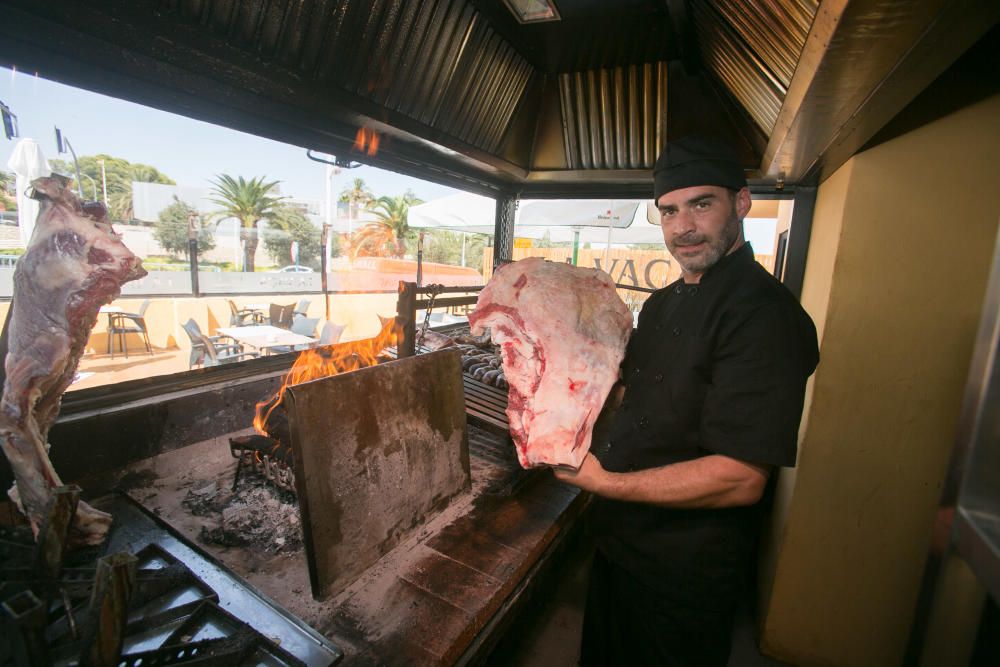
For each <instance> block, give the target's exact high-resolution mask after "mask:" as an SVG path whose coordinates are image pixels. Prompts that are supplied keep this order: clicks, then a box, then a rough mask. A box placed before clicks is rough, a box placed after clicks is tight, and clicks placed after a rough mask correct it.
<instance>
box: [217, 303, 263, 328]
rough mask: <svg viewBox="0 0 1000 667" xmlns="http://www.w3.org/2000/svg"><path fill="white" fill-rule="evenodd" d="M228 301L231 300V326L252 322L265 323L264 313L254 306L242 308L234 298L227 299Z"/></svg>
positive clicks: (241, 325) (245, 324)
mask: <svg viewBox="0 0 1000 667" xmlns="http://www.w3.org/2000/svg"><path fill="white" fill-rule="evenodd" d="M226 301H228V302H229V310H230V314H229V326H231V327H244V326H248V325H251V324H263V322H264V316H263V314H262V313H260V312H258V311H256V310H254V309H252V308H240V307H239V306H237V305H236V302H235V301H233V300H232V299H226Z"/></svg>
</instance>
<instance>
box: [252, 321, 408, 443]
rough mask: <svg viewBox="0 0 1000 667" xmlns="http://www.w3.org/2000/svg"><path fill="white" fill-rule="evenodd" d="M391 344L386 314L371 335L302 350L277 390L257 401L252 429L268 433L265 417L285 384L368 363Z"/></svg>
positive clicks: (392, 332)
mask: <svg viewBox="0 0 1000 667" xmlns="http://www.w3.org/2000/svg"><path fill="white" fill-rule="evenodd" d="M395 344H396V319H395V318H387V319H384V320H383V322H382V330H381V331H379V332H378V334H377V335H376V336H375V337H374V338H365V339H363V340H356V341H352V342H350V343H339V344H336V345H326V346H324V347H317V348H313V349H310V350H304V351H303V352H302V353H301V354H299V356H298V358H297V359H296V360H295V363H294V364H293V365H292V368H291V370H289V371H288V375H286V376H285V381H284V382H283V383H282V385H281V389H279V390H278V393H277V394H275V395H274V396H272V397H271V398H269V399H267V400H264V401H261V402H260V403H258V404H257V412H256V414H255V415H254V418H253V427H254V430H256V431H257V432H258V433H260V434H261V435H268V432H267V428H266V425H267V419H268V417H269V416H270V415H271V413H272V412H273V411H274V409H275V408H276V407H278V406H279V405H280V404H281V400H282V399H283V398H284V397H285V391H286V390H287V389H288V387H291V386H292V385H296V384H302V383H303V382H308V381H310V380H316V379H318V378H324V377H329V376H331V375H337V374H338V373H345V372H348V371H355V370H358V369H359V368H365V367H366V366H372V365H374V364H375V363H376V362H377V361H378V355H379V353H381V352H382V350H384V349H385V348H387V347H389V346H390V345H395ZM284 444H285V445H286V446H287V445H288V443H284Z"/></svg>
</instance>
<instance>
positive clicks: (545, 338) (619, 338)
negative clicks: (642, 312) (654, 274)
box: [469, 257, 632, 468]
mask: <svg viewBox="0 0 1000 667" xmlns="http://www.w3.org/2000/svg"><path fill="white" fill-rule="evenodd" d="M469 322H470V323H471V325H472V333H473V334H479V333H481V332H482V331H484V330H485V329H486V328H489V330H490V332H491V333H492V336H493V342H494V343H496V344H498V345H499V346H500V350H501V355H502V358H503V371H504V375H505V376H506V378H507V382H508V384H509V385H510V387H509V392H508V400H507V417H508V420H509V422H510V433H511V437H512V438H513V439H514V444H515V446H516V447H517V456H518V460H519V461H520V462H521V465H522V466H524V467H525V468H530V467H533V466H539V465H566V466H572V467H574V468H577V467H579V466H580V463H582V462H583V458H584V456H586V454H587V452H588V451H589V450H590V440H591V431H592V430H593V428H594V422H595V421H597V417H598V415H599V414H600V412H601V407H602V406H603V405H604V401H605V399H606V398H607V396H608V392H609V391H610V390H611V387H612V386H613V385H614V383H615V381H616V380H617V378H618V372H619V366H620V365H621V361H622V357H623V356H624V355H625V345H626V343H627V342H628V337H629V334H630V333H631V332H632V315H631V313H630V312H629V310H628V308H627V307H626V306H625V304H624V303H623V302H622V300H621V299H620V298H619V297H618V293H617V292H616V291H615V285H614V282H613V281H612V280H611V277H610V276H609V275H608V274H607V273H604V272H603V271H598V270H596V269H585V268H579V267H575V266H570V265H568V264H562V263H557V262H546V261H545V260H543V259H541V258H537V257H536V258H530V259H523V260H521V261H519V262H514V263H512V264H508V265H506V266H504V267H502V268H500V269H498V270H497V272H496V273H494V274H493V278H492V279H491V280H490V282H489V284H488V285H487V286H486V287H484V288H483V291H482V292H480V294H479V300H478V302H477V304H476V310H475V311H474V312H473V313H472V314H470V315H469Z"/></svg>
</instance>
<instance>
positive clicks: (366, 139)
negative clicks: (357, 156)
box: [353, 127, 379, 155]
mask: <svg viewBox="0 0 1000 667" xmlns="http://www.w3.org/2000/svg"><path fill="white" fill-rule="evenodd" d="M378 142H379V135H378V132H376V131H375V130H373V129H371V128H367V127H359V128H358V133H357V134H355V135H354V146H353V148H354V150H356V151H358V152H359V153H367V154H368V155H376V154H378Z"/></svg>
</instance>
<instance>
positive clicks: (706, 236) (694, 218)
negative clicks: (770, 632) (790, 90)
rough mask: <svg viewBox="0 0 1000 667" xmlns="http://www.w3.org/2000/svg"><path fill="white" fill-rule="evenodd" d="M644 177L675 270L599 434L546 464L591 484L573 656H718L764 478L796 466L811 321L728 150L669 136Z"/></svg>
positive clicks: (707, 662)
mask: <svg viewBox="0 0 1000 667" xmlns="http://www.w3.org/2000/svg"><path fill="white" fill-rule="evenodd" d="M653 179H654V196H655V199H656V205H657V208H658V209H659V212H660V225H661V227H662V229H663V239H664V242H665V243H666V246H667V249H668V250H669V251H670V253H671V254H672V255H673V257H674V259H675V260H676V261H677V263H678V264H679V265H680V267H681V270H682V273H681V277H680V279H678V280H677V281H676V282H674V283H673V284H671V285H668V286H667V287H665V288H664V289H661V290H659V291H657V292H656V293H654V294H653V295H651V296H650V297H649V299H648V300H647V301H646V303H645V305H644V306H643V309H642V312H641V313H640V315H639V322H638V327H637V328H636V330H635V332H634V333H633V335H632V338H631V340H630V341H629V345H628V350H627V352H626V355H625V360H624V362H623V364H622V384H623V385H624V396H623V400H622V402H621V405H620V407H619V408H618V410H617V412H616V413H615V415H614V417H613V420H612V422H611V427H610V430H609V431H608V433H609V435H608V436H607V437H604V438H600V439H597V440H595V441H594V445H593V447H592V449H591V453H590V454H589V455H588V456H587V458H586V459H585V460H584V462H583V464H582V465H581V467H580V469H579V470H578V471H575V472H574V471H566V470H557V471H556V476H557V477H559V478H560V479H562V480H563V481H565V482H568V483H570V484H574V485H576V486H579V487H580V488H582V489H585V490H587V491H590V492H592V493H594V494H595V495H596V498H595V499H594V505H593V513H592V515H591V528H592V530H593V533H594V536H595V539H596V544H597V552H596V555H595V559H594V565H593V570H592V574H591V583H590V589H589V591H588V599H587V609H586V614H585V619H584V634H583V644H582V660H581V664H583V665H692V666H697V667H708V666H712V665H719V666H724V665H726V663H727V660H728V657H729V646H730V635H731V633H732V625H733V617H734V613H735V611H736V608H737V606H738V603H739V602H740V601H741V600H742V599H744V598H745V595H746V593H747V586H748V584H749V583H750V581H751V579H752V576H751V572H752V566H753V564H754V562H755V554H756V548H757V535H758V532H759V529H760V526H761V514H762V509H763V506H764V504H765V503H764V500H763V499H764V495H765V493H764V492H765V487H766V486H767V481H768V478H769V476H770V474H771V471H772V470H773V468H774V467H776V466H793V465H794V464H795V455H796V446H797V444H796V443H797V434H798V427H799V419H800V417H801V414H802V404H803V394H804V391H805V386H806V380H807V378H808V377H809V375H810V374H812V372H813V370H814V369H815V368H816V364H817V363H818V361H819V351H818V347H817V341H816V329H815V327H814V325H813V322H812V320H811V319H810V318H809V315H807V314H806V312H805V311H804V310H803V309H802V307H801V306H800V305H799V303H798V301H797V300H796V298H795V297H794V296H793V295H792V294H791V292H789V291H788V290H787V289H786V288H785V287H784V285H782V284H781V283H780V282H778V281H777V280H776V279H775V278H774V277H773V276H771V274H769V273H768V272H767V270H765V269H764V268H763V267H762V266H760V264H758V263H757V262H756V261H755V260H754V255H753V250H752V249H751V247H750V245H749V244H748V243H746V241H745V240H744V236H743V218H744V216H745V215H746V214H747V212H748V211H749V210H750V191H749V190H748V189H747V184H746V179H745V176H744V174H743V169H742V167H741V165H740V163H739V160H738V159H737V157H736V156H735V155H734V153H733V152H732V151H731V150H730V149H729V148H728V147H727V146H725V145H724V144H721V143H719V142H717V141H715V140H712V139H708V138H703V137H688V138H684V139H679V140H677V141H675V142H671V143H670V144H668V145H667V146H666V147H665V148H664V150H663V152H662V154H661V155H660V157H659V159H657V161H656V166H655V168H654V172H653Z"/></svg>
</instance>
